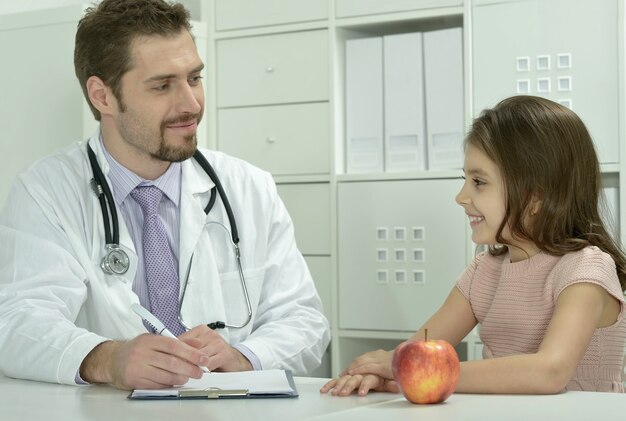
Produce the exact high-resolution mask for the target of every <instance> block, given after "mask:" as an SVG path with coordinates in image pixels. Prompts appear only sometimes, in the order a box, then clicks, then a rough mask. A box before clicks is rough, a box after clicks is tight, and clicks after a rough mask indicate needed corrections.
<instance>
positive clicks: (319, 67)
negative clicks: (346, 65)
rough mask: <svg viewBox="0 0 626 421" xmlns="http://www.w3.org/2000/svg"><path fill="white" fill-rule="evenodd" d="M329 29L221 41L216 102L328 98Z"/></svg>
mask: <svg viewBox="0 0 626 421" xmlns="http://www.w3.org/2000/svg"><path fill="white" fill-rule="evenodd" d="M328 60H329V58H328V31H326V30H320V31H303V32H294V33H289V34H279V35H265V36H258V37H253V38H235V39H226V40H220V41H218V42H217V106H218V107H219V108H224V107H237V106H253V105H268V104H284V103H293V102H313V101H327V100H328V97H329V95H328V91H329V75H328V73H329V66H328Z"/></svg>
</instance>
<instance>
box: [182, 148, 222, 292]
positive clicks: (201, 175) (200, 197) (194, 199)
mask: <svg viewBox="0 0 626 421" xmlns="http://www.w3.org/2000/svg"><path fill="white" fill-rule="evenodd" d="M214 187H215V185H214V184H213V181H211V178H210V177H209V176H208V175H207V174H206V173H205V172H204V171H203V170H202V168H201V167H200V165H199V164H197V163H196V162H195V160H194V159H193V158H190V159H188V160H186V161H185V162H183V164H182V180H181V196H180V251H179V254H180V256H179V264H178V276H179V279H180V280H181V287H182V285H183V282H184V279H185V276H186V274H187V270H188V268H189V263H190V261H191V255H192V253H193V251H194V249H195V248H196V246H197V244H198V239H199V238H200V235H201V234H202V232H203V231H204V224H205V222H206V218H207V216H206V214H205V213H204V206H206V204H207V203H208V202H209V198H210V196H211V189H212V188H214Z"/></svg>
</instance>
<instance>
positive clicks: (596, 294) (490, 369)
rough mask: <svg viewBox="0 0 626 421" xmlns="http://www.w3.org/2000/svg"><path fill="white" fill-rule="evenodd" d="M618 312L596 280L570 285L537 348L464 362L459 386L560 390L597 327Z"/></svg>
mask: <svg viewBox="0 0 626 421" xmlns="http://www.w3.org/2000/svg"><path fill="white" fill-rule="evenodd" d="M607 310H612V311H607ZM618 313H619V303H618V302H617V300H616V299H615V298H614V297H612V296H611V295H609V293H608V292H606V291H605V290H604V289H603V288H601V287H599V286H597V285H595V284H591V283H577V284H574V285H571V286H569V287H567V288H566V289H565V290H563V292H562V293H561V294H560V295H559V297H558V299H557V302H556V305H555V309H554V314H553V315H552V319H551V320H550V324H549V325H548V329H547V331H546V335H545V337H544V339H543V341H542V342H541V345H540V346H539V349H538V351H537V352H536V353H535V354H523V355H512V356H508V357H500V358H492V359H487V360H482V361H466V362H463V363H461V377H460V379H459V383H458V385H457V388H456V391H457V392H466V393H528V394H549V393H558V392H560V391H562V390H563V389H564V388H565V386H566V385H567V383H568V382H569V380H570V379H571V378H572V376H573V374H574V372H575V370H576V367H577V366H578V363H579V362H580V360H581V359H582V357H583V355H584V354H585V351H586V350H587V347H588V345H589V342H590V341H591V338H592V336H593V333H594V330H595V329H596V328H598V327H602V326H608V325H611V324H613V323H614V322H615V320H616V318H617V314H618Z"/></svg>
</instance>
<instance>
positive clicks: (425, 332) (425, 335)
mask: <svg viewBox="0 0 626 421" xmlns="http://www.w3.org/2000/svg"><path fill="white" fill-rule="evenodd" d="M427 340H428V329H424V341H427Z"/></svg>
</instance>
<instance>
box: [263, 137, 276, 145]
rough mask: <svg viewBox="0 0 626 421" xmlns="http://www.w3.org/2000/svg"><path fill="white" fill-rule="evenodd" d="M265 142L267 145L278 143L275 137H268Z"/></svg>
mask: <svg viewBox="0 0 626 421" xmlns="http://www.w3.org/2000/svg"><path fill="white" fill-rule="evenodd" d="M265 141H266V142H267V143H275V142H276V138H275V137H274V136H268V137H266V138H265Z"/></svg>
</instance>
